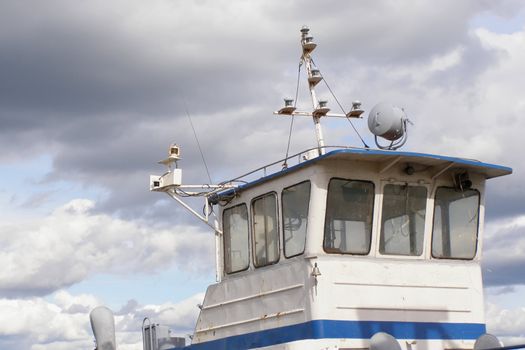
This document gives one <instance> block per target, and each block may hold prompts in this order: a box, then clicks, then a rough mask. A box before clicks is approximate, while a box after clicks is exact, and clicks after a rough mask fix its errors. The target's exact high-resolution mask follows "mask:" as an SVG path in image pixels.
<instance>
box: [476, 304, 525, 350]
mask: <svg viewBox="0 0 525 350" xmlns="http://www.w3.org/2000/svg"><path fill="white" fill-rule="evenodd" d="M485 313H486V319H487V331H488V332H490V333H492V334H495V335H497V336H498V337H499V338H500V339H502V340H503V342H504V344H505V345H507V346H509V345H514V344H525V308H524V307H521V308H516V309H513V310H509V309H506V308H502V307H500V306H498V305H496V304H492V303H487V304H486V306H485Z"/></svg>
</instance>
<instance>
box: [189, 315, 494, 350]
mask: <svg viewBox="0 0 525 350" xmlns="http://www.w3.org/2000/svg"><path fill="white" fill-rule="evenodd" d="M377 332H386V333H388V334H390V335H392V336H393V337H395V338H396V339H427V340H431V339H466V340H475V339H477V338H478V337H479V336H480V335H481V334H483V333H485V332H486V328H485V325H484V324H479V323H432V322H386V321H336V320H315V321H309V322H305V323H300V324H296V325H291V326H286V327H279V328H274V329H268V330H264V331H259V332H253V333H247V334H242V335H235V336H231V337H227V338H222V339H217V340H213V341H209V342H205V343H199V344H193V345H190V346H187V347H185V348H184V349H186V350H245V349H252V348H258V347H264V346H270V345H276V344H282V343H288V342H292V341H297V340H303V339H341V338H346V339H370V338H371V337H372V336H373V335H374V334H375V333H377Z"/></svg>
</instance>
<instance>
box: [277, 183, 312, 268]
mask: <svg viewBox="0 0 525 350" xmlns="http://www.w3.org/2000/svg"><path fill="white" fill-rule="evenodd" d="M304 183H308V185H309V188H308V205H307V207H306V228H305V230H306V232H305V234H304V245H303V250H302V251H301V252H300V253H298V254H294V255H290V256H287V255H286V240H285V238H284V199H283V193H284V191H286V190H287V189H289V188H292V187H295V186H299V185H302V184H304ZM311 199H312V181H310V180H304V181H301V182H298V183H296V184H293V185H290V186H287V187H285V188H283V189H282V190H281V220H282V240H283V255H284V258H285V259H291V258H294V257H296V256H300V255H303V254H304V251H305V250H306V240H307V237H308V221H309V215H310V200H311Z"/></svg>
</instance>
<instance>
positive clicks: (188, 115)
mask: <svg viewBox="0 0 525 350" xmlns="http://www.w3.org/2000/svg"><path fill="white" fill-rule="evenodd" d="M184 110H185V111H186V116H187V117H188V120H189V121H190V125H191V129H192V130H193V136H195V141H197V147H198V148H199V152H200V154H201V158H202V162H203V163H204V168H206V174H207V175H208V180H209V181H210V184H212V183H213V181H211V176H210V171H209V170H208V165H207V164H206V159H204V153H202V149H201V144H200V142H199V138H198V137H197V132H196V131H195V128H194V127H193V122H192V121H191V116H190V112H188V106H187V104H186V99H184Z"/></svg>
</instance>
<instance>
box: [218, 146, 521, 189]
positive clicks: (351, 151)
mask: <svg viewBox="0 0 525 350" xmlns="http://www.w3.org/2000/svg"><path fill="white" fill-rule="evenodd" d="M340 154H343V155H344V154H347V155H348V157H349V158H351V155H368V156H378V155H379V156H388V157H392V158H396V157H406V158H414V159H415V160H416V159H422V160H423V159H434V160H438V161H441V162H443V163H449V162H452V163H455V164H457V165H464V166H472V167H476V168H478V169H480V170H483V169H486V170H496V171H498V172H501V174H499V175H497V176H502V175H508V174H511V173H512V168H509V167H506V166H502V165H497V164H490V163H483V162H480V161H477V160H471V159H464V158H456V157H448V156H440V155H436V154H429V153H417V152H400V151H388V150H379V149H370V148H345V149H337V150H334V151H330V152H328V153H325V154H323V155H321V156H319V157H316V158H313V159H310V160H307V161H304V162H302V163H299V164H297V165H294V166H292V167H289V168H287V169H283V170H281V171H278V172H275V173H273V174H270V175H268V176H264V177H262V178H260V179H258V180H255V181H252V182H248V183H246V184H243V185H241V186H239V187H238V188H236V189H229V190H226V191H224V192H221V193H219V194H218V197H223V196H229V195H231V194H233V193H234V192H236V191H242V190H245V189H247V188H249V187H252V186H255V185H257V184H259V183H262V182H266V181H268V180H271V179H274V178H276V177H279V176H283V175H285V174H288V173H291V172H294V171H297V170H298V169H301V168H303V167H306V166H309V165H311V164H314V163H316V162H318V161H320V160H322V159H325V158H330V157H333V156H335V155H340Z"/></svg>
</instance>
